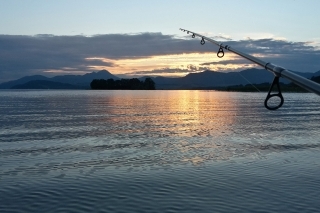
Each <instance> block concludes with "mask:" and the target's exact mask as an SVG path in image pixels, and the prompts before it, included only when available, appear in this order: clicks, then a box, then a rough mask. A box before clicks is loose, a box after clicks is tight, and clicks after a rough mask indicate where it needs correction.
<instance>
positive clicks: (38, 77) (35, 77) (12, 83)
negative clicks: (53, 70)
mask: <svg viewBox="0 0 320 213" xmlns="http://www.w3.org/2000/svg"><path fill="white" fill-rule="evenodd" d="M33 80H49V78H47V77H45V76H42V75H32V76H25V77H23V78H20V79H18V80H14V81H8V82H5V83H2V84H0V89H10V88H12V87H14V86H15V85H19V84H25V83H27V82H28V81H33Z"/></svg>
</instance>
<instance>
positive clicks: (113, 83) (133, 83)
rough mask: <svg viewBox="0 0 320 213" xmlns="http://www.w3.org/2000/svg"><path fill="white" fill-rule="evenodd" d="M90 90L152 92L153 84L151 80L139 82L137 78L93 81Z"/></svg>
mask: <svg viewBox="0 0 320 213" xmlns="http://www.w3.org/2000/svg"><path fill="white" fill-rule="evenodd" d="M90 87H91V89H97V90H154V89H155V88H156V87H155V83H154V81H153V80H152V79H151V78H146V79H145V80H144V81H140V80H139V79H137V78H132V79H121V80H114V79H112V78H110V79H107V80H105V79H94V80H92V82H91V83H90Z"/></svg>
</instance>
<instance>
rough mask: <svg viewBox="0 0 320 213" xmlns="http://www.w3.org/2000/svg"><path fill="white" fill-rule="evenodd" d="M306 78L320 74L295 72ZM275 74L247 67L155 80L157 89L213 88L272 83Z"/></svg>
mask: <svg viewBox="0 0 320 213" xmlns="http://www.w3.org/2000/svg"><path fill="white" fill-rule="evenodd" d="M295 73H296V74H298V75H301V76H303V77H306V78H309V79H310V78H311V77H312V76H315V75H320V71H318V72H316V73H301V72H295ZM273 78H274V74H273V73H271V72H269V71H267V70H264V69H247V70H243V71H241V72H228V73H225V72H214V71H210V70H206V71H203V72H199V73H190V74H188V75H186V76H185V77H181V78H165V77H156V78H154V82H155V83H156V88H157V89H193V88H198V89H199V88H209V87H211V88H213V87H227V86H233V85H241V84H242V85H246V84H262V83H271V82H272V81H273ZM280 81H281V82H283V83H286V84H287V83H290V82H289V81H288V80H286V79H284V78H281V79H280Z"/></svg>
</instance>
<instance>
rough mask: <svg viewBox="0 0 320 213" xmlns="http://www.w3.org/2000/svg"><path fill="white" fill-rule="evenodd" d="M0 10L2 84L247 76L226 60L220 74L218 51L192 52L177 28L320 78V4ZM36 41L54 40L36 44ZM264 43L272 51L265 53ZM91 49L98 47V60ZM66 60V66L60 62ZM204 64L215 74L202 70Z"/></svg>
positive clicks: (293, 0)
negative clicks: (62, 78) (33, 79)
mask: <svg viewBox="0 0 320 213" xmlns="http://www.w3.org/2000/svg"><path fill="white" fill-rule="evenodd" d="M0 4H1V6H0V49H2V53H0V56H1V55H2V60H1V57H0V62H1V63H2V65H1V64H0V77H1V79H0V82H1V81H5V80H10V79H14V78H17V77H22V76H25V75H29V74H43V75H56V74H70V73H86V72H91V71H95V70H99V69H108V70H109V71H111V72H112V73H114V74H119V75H121V74H122V75H128V74H132V75H137V74H139V75H143V73H144V71H145V73H148V74H154V75H185V74H187V73H189V72H198V71H201V69H205V68H209V69H211V70H214V71H219V70H222V71H236V70H240V69H244V68H246V62H242V66H238V65H239V64H241V63H240V62H239V60H240V59H239V58H237V57H236V56H234V55H229V56H228V57H229V58H225V61H226V60H227V61H229V62H230V61H231V62H230V63H229V65H227V66H226V63H225V62H223V61H221V66H218V65H217V59H214V58H213V57H214V54H212V53H211V52H215V51H216V47H214V46H213V45H212V46H211V47H209V44H206V45H205V46H207V47H204V48H203V49H199V48H201V47H195V45H196V44H195V41H194V40H193V41H192V40H191V39H189V38H188V39H187V38H186V37H185V36H186V35H185V34H184V33H182V32H181V31H179V30H178V29H179V28H186V29H190V30H192V31H195V32H198V33H202V34H204V35H207V36H208V37H210V36H211V37H213V36H218V35H222V36H226V37H228V38H231V39H232V40H233V44H234V45H237V46H238V47H239V48H240V50H242V51H249V52H251V54H254V55H256V56H260V57H264V58H265V59H266V60H267V59H268V60H271V62H277V63H278V64H279V65H282V66H284V65H286V66H289V67H288V68H290V69H293V70H299V71H303V72H307V71H309V72H315V71H318V70H320V62H317V57H318V58H319V46H320V28H319V26H320V13H319V8H320V1H318V0H305V1H302V0H278V1H275V0H268V1H258V0H242V1H239V0H224V1H222V0H221V1H214V0H198V1H188V0H185V1H180V0H176V1H168V0H162V1H150V0H149V1H145V0H139V1H138V0H130V1H129V0H121V1H107V0H105V1H102V0H93V1H82V0H54V1H53V0H47V1H43V0H10V1H7V0H0ZM39 34H51V37H48V36H47V37H45V36H42V37H41V36H36V35H39ZM17 35H20V37H17ZM97 35H99V36H97ZM112 35H113V37H112V39H111V40H110V38H111V37H110V36H112ZM117 35H119V36H117ZM121 36H125V37H121ZM139 36H140V37H139ZM138 37H139V38H138ZM151 37H152V38H151ZM72 38H76V39H78V40H79V42H80V43H81V45H82V46H81V45H80V46H81V47H79V43H74V39H72ZM89 38H90V39H89ZM116 38H118V39H116ZM28 39H29V40H28ZM30 39H31V40H32V41H31V40H30ZM70 39H71V41H72V42H70ZM104 39H105V40H104ZM121 39H126V41H125V42H124V41H123V40H121ZM144 39H146V40H144ZM181 39H184V40H186V39H187V40H186V41H188V42H182V41H181ZM263 39H267V40H268V41H266V42H264V40H263ZM53 40H55V41H53ZM57 40H59V42H58V41H57ZM80 40H81V41H80ZM98 40H99V42H100V43H99V42H98ZM111 41H112V42H111ZM144 41H146V42H144ZM243 41H245V42H243ZM249 41H252V42H255V44H256V45H257V44H258V43H259V42H260V43H259V45H257V46H256V51H253V50H252V49H248V47H249V46H250V45H251V44H249V43H250V42H249ZM279 41H281V42H279ZM57 42H58V43H57ZM64 42H68V43H64ZM130 42H134V43H130ZM137 42H140V43H137ZM252 42H251V43H252ZM261 42H262V43H263V45H266V44H268V45H269V46H268V47H270V48H271V49H270V50H269V51H267V52H266V51H262V50H261V45H262V43H261ZM44 43H46V44H44ZM84 43H86V44H85V45H84ZM177 43H179V45H183V47H181V46H179V45H178V44H177ZM8 44H10V45H8ZM19 44H20V45H19ZM32 44H33V45H34V46H32ZM53 44H55V47H54V48H52V49H54V50H52V51H51V52H50V53H48V51H47V50H48V49H46V48H50V45H53ZM91 44H95V47H96V52H95V51H94V50H93V49H92V45H91ZM115 44H117V45H115ZM146 44H148V45H146ZM173 44H174V45H173ZM241 44H243V45H241ZM104 45H107V46H104ZM124 45H127V46H124ZM153 45H154V46H153ZM197 45H198V41H197ZM66 46H68V48H65V47H66ZM110 46H112V48H109V47H110ZM297 46H299V47H297ZM128 47H130V48H128ZM166 47H167V49H166ZM59 48H61V49H59ZM148 48H150V49H148ZM151 48H157V49H158V50H159V51H156V50H154V49H151ZM210 48H211V49H210ZM259 48H260V49H259ZM263 48H266V47H265V46H264V47H263ZM263 48H262V49H263ZM87 49H90V51H86V50H87ZM104 49H106V52H103V51H104ZM108 49H109V50H110V51H111V50H112V52H114V53H115V54H114V55H112V52H110V51H109V52H108ZM302 49H303V51H302ZM121 50H123V51H124V52H123V53H121ZM44 51H46V53H47V54H44ZM54 51H55V52H54ZM77 51H81V53H80V52H78V53H77ZM130 51H131V52H130ZM59 52H61V55H60V56H61V58H60V57H59V54H58V53H59ZM129 52H130V53H129ZM135 52H136V53H137V54H136V55H135ZM23 53H24V54H23ZM68 53H69V55H68ZM210 54H211V55H210ZM43 55H45V56H46V58H45V59H44V58H42V56H43ZM48 57H49V59H48ZM69 57H70V63H69V64H68V62H67V61H64V59H66V58H69ZM81 57H82V58H81ZM183 58H184V59H185V61H183ZM201 59H203V60H201ZM299 59H300V60H301V61H300V62H299ZM59 60H61V63H59V62H58V61H59ZM297 60H298V61H297ZM44 61H45V63H44ZM50 61H51V62H50ZM232 61H234V62H235V63H232ZM290 61H291V62H292V63H290ZM318 61H320V60H318ZM37 62H38V65H36V63H37ZM77 63H78V64H77ZM179 63H180V64H179ZM208 63H211V64H215V67H213V66H211V67H203V66H201V64H208ZM295 63H297V64H295ZM17 64H18V65H17ZM166 64H167V65H166ZM248 64H250V63H248ZM222 65H223V66H224V67H223V66H222ZM195 67H196V68H195ZM249 67H253V65H250V66H249ZM165 70H167V71H168V72H165ZM4 79H5V80H4Z"/></svg>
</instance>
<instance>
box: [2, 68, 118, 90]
mask: <svg viewBox="0 0 320 213" xmlns="http://www.w3.org/2000/svg"><path fill="white" fill-rule="evenodd" d="M109 78H113V79H115V80H116V79H119V78H118V77H117V76H115V75H112V74H111V73H110V72H108V71H106V70H101V71H99V72H92V73H88V74H85V75H59V76H55V77H52V78H48V77H45V76H42V75H32V76H25V77H23V78H20V79H18V80H14V81H8V82H5V83H2V84H0V89H38V87H39V85H40V84H41V85H42V86H41V87H45V85H47V88H46V89H58V88H59V89H71V86H72V89H90V83H91V81H92V80H93V79H109ZM32 82H33V83H35V84H34V86H33V84H32ZM61 83H64V84H66V85H65V87H64V86H63V85H62V84H61ZM70 85H71V86H70Z"/></svg>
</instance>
